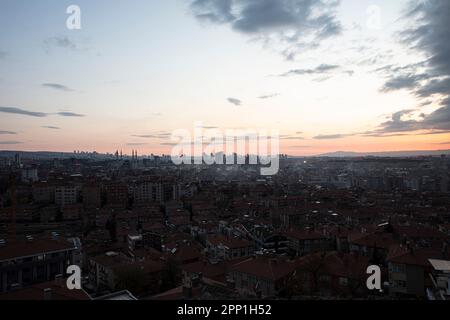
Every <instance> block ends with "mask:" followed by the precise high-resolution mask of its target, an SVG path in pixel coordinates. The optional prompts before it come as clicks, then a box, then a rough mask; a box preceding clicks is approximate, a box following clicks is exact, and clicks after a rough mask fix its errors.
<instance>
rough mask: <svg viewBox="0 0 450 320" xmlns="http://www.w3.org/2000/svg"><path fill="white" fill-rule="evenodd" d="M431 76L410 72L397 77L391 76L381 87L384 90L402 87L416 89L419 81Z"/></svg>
mask: <svg viewBox="0 0 450 320" xmlns="http://www.w3.org/2000/svg"><path fill="white" fill-rule="evenodd" d="M428 78H429V76H428V75H427V74H413V73H408V74H405V75H400V76H397V77H395V76H394V77H392V78H390V79H389V80H388V81H387V82H386V83H385V84H384V87H383V88H382V89H381V91H383V92H389V91H394V90H400V89H409V90H410V89H415V88H416V87H417V86H419V85H420V84H419V82H420V81H422V80H427V79H428Z"/></svg>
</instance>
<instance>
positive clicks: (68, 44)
mask: <svg viewBox="0 0 450 320" xmlns="http://www.w3.org/2000/svg"><path fill="white" fill-rule="evenodd" d="M44 44H45V46H46V47H47V48H51V47H56V48H63V49H70V50H77V49H78V46H77V45H76V44H75V42H74V41H72V40H70V39H69V38H68V37H66V36H55V37H49V38H47V39H45V40H44Z"/></svg>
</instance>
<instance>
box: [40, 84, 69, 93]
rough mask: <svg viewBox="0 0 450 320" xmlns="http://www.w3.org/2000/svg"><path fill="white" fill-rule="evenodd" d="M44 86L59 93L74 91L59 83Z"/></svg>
mask: <svg viewBox="0 0 450 320" xmlns="http://www.w3.org/2000/svg"><path fill="white" fill-rule="evenodd" d="M42 86H43V87H46V88H50V89H55V90H59V91H67V92H69V91H73V89H71V88H69V87H67V86H65V85H62V84H59V83H43V84H42Z"/></svg>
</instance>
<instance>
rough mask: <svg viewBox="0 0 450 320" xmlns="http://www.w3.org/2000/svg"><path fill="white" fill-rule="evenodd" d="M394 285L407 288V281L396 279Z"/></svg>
mask: <svg viewBox="0 0 450 320" xmlns="http://www.w3.org/2000/svg"><path fill="white" fill-rule="evenodd" d="M394 287H397V288H406V281H401V280H395V281H394Z"/></svg>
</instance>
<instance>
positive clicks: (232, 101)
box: [227, 98, 242, 106]
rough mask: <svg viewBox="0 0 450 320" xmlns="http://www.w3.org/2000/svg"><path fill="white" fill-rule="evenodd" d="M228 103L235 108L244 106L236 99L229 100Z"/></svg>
mask: <svg viewBox="0 0 450 320" xmlns="http://www.w3.org/2000/svg"><path fill="white" fill-rule="evenodd" d="M227 101H228V102H229V103H231V104H234V105H235V106H240V105H242V101H241V100H239V99H236V98H227Z"/></svg>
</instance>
